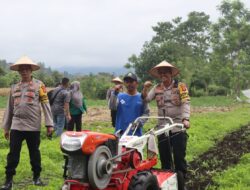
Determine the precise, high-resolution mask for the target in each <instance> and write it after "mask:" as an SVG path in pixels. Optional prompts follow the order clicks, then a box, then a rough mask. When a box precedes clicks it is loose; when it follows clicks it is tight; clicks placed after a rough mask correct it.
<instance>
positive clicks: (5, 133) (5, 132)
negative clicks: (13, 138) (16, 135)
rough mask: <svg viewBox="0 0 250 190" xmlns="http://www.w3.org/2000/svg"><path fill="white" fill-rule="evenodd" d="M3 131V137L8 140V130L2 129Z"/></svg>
mask: <svg viewBox="0 0 250 190" xmlns="http://www.w3.org/2000/svg"><path fill="white" fill-rule="evenodd" d="M3 133H4V138H5V139H6V140H9V139H10V130H8V129H4V131H3Z"/></svg>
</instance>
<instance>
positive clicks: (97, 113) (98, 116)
mask: <svg viewBox="0 0 250 190" xmlns="http://www.w3.org/2000/svg"><path fill="white" fill-rule="evenodd" d="M4 110H5V109H0V123H1V122H2V119H3V115H4ZM231 110H232V108H231V107H192V108H191V113H207V112H228V111H231ZM150 115H157V108H155V107H153V108H150ZM83 121H84V123H88V124H91V123H93V122H100V121H101V122H110V121H111V117H110V110H109V109H107V107H106V106H99V107H89V108H88V113H87V114H84V115H83Z"/></svg>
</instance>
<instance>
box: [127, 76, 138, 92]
mask: <svg viewBox="0 0 250 190" xmlns="http://www.w3.org/2000/svg"><path fill="white" fill-rule="evenodd" d="M124 84H125V86H126V88H127V90H128V93H133V92H135V91H136V90H137V86H138V82H137V81H135V80H133V79H130V78H128V79H126V80H125V81H124Z"/></svg>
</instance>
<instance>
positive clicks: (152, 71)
mask: <svg viewBox="0 0 250 190" xmlns="http://www.w3.org/2000/svg"><path fill="white" fill-rule="evenodd" d="M159 68H170V69H171V72H172V77H174V76H176V75H178V74H179V70H178V69H177V68H176V67H175V66H173V65H171V64H170V63H168V62H167V61H162V62H161V63H159V64H158V65H156V66H155V67H153V68H152V69H150V71H149V73H150V74H151V75H152V76H153V77H156V78H160V75H159V73H158V69H159Z"/></svg>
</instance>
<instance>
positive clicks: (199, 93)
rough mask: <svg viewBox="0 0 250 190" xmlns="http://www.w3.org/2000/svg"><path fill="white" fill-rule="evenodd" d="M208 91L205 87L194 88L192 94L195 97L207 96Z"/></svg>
mask: <svg viewBox="0 0 250 190" xmlns="http://www.w3.org/2000/svg"><path fill="white" fill-rule="evenodd" d="M206 95H207V94H206V92H205V91H204V90H203V89H197V90H192V93H191V96H193V97H200V96H206Z"/></svg>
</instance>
